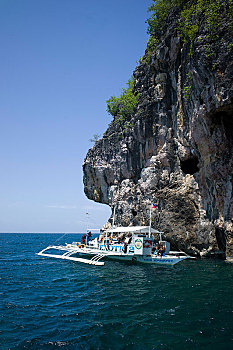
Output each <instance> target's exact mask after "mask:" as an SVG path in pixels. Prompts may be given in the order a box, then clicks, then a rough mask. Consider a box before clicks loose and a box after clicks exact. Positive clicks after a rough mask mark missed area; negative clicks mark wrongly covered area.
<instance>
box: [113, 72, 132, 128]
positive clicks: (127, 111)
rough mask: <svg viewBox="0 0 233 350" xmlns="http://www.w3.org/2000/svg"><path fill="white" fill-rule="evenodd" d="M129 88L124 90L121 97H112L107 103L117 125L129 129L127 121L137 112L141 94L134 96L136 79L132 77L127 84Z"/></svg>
mask: <svg viewBox="0 0 233 350" xmlns="http://www.w3.org/2000/svg"><path fill="white" fill-rule="evenodd" d="M127 85H128V87H127V88H125V89H122V93H121V95H120V96H119V97H115V96H111V97H110V99H108V100H107V101H106V102H107V112H108V113H109V114H111V115H112V116H113V117H114V118H115V122H116V123H117V124H125V126H126V127H129V125H128V124H127V120H128V119H129V118H130V117H131V116H132V114H133V113H134V112H135V111H136V108H137V104H138V98H139V94H137V95H134V93H133V89H134V77H131V78H130V79H129V81H128V83H127Z"/></svg>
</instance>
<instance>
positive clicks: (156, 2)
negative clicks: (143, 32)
mask: <svg viewBox="0 0 233 350" xmlns="http://www.w3.org/2000/svg"><path fill="white" fill-rule="evenodd" d="M172 8H176V9H177V10H179V11H180V19H179V22H178V23H177V30H178V33H179V34H180V36H181V37H182V38H183V41H184V43H185V44H186V43H189V44H190V55H192V53H193V43H194V40H195V39H196V38H197V36H198V34H199V31H200V26H201V25H202V26H203V25H204V30H205V33H204V35H205V38H210V39H213V38H215V39H216V37H217V35H218V31H219V28H220V25H221V22H220V21H219V18H220V17H223V16H224V17H228V19H229V23H230V25H231V26H232V23H233V0H190V1H184V0H153V4H152V5H151V6H150V7H149V8H148V11H150V12H151V13H152V14H151V17H150V18H149V19H148V20H147V23H148V33H149V34H150V35H151V37H150V39H149V41H148V45H147V51H148V55H149V56H150V54H151V52H152V51H153V50H154V49H155V47H156V45H157V44H158V43H159V38H160V35H161V31H163V30H164V28H165V27H166V24H167V19H168V16H169V13H170V11H171V9H172Z"/></svg>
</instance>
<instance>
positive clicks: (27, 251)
mask: <svg viewBox="0 0 233 350" xmlns="http://www.w3.org/2000/svg"><path fill="white" fill-rule="evenodd" d="M58 237H59V235H57V234H1V235H0V242H1V243H0V244H1V247H0V249H1V276H0V278H1V279H0V284H1V289H0V292H1V295H0V296H1V318H0V344H1V346H0V348H1V349H17V350H18V349H43V350H44V349H58V348H59V349H68V350H71V349H72V350H73V349H85V350H86V349H199V348H201V349H230V348H233V301H232V273H233V265H231V264H227V263H225V262H222V261H210V260H205V261H199V260H197V261H184V262H182V263H181V264H180V265H176V266H175V267H159V266H151V265H139V264H130V263H120V262H112V261H108V262H106V264H105V265H104V266H102V267H99V266H98V267H97V266H90V265H85V264H80V263H75V262H71V261H63V260H57V259H50V258H44V257H39V256H36V255H35V253H36V252H38V251H40V250H41V249H42V248H44V247H46V246H47V245H49V244H53V243H54V241H55V240H56V239H57V238H58ZM79 238H80V236H77V235H67V236H65V237H63V238H62V240H61V241H60V242H58V243H61V244H63V243H65V242H72V241H75V240H78V239H79Z"/></svg>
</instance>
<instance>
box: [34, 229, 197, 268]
mask: <svg viewBox="0 0 233 350" xmlns="http://www.w3.org/2000/svg"><path fill="white" fill-rule="evenodd" d="M122 234H123V235H124V236H126V238H125V239H124V241H123V242H122V241H121V240H120V237H121V236H122ZM151 234H153V235H155V234H159V237H160V239H159V241H158V243H157V244H156V245H155V242H154V239H153V237H151ZM161 234H162V232H160V231H158V230H155V229H153V228H152V227H151V226H129V227H117V228H112V229H109V230H106V231H105V232H104V233H102V234H100V236H99V237H96V238H95V239H92V240H89V241H87V240H86V242H85V243H86V244H83V243H82V242H73V243H71V244H67V243H66V244H65V245H64V246H62V245H51V246H48V247H47V248H45V249H43V250H41V251H40V252H39V253H37V255H40V256H46V257H51V258H57V259H66V260H72V261H77V262H81V263H85V264H90V265H97V266H101V265H104V261H101V260H105V259H114V260H118V261H131V262H139V263H146V264H158V265H175V264H177V263H179V262H181V261H183V260H185V259H193V257H190V256H188V255H187V254H186V253H184V252H178V251H170V243H169V242H167V241H163V240H162V237H161ZM117 237H119V238H117ZM57 250H58V251H60V252H62V254H61V253H60V254H55V253H54V252H56V251H57ZM63 252H64V253H63ZM74 255H75V256H74ZM84 257H86V258H84Z"/></svg>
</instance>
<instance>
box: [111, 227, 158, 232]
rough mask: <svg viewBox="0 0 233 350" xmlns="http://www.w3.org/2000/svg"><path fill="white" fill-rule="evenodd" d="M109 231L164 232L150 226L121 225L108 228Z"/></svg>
mask: <svg viewBox="0 0 233 350" xmlns="http://www.w3.org/2000/svg"><path fill="white" fill-rule="evenodd" d="M105 232H107V233H125V232H134V233H150V232H151V233H162V232H160V231H158V230H155V229H154V228H152V227H151V228H150V226H126V227H123V226H120V227H116V228H111V229H108V230H106V231H105Z"/></svg>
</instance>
